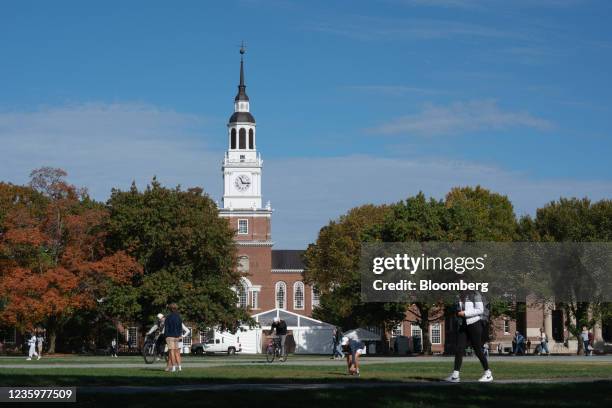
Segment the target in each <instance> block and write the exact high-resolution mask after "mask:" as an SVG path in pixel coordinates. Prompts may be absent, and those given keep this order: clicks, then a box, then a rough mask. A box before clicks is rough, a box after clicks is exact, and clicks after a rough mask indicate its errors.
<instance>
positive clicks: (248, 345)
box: [240, 309, 334, 354]
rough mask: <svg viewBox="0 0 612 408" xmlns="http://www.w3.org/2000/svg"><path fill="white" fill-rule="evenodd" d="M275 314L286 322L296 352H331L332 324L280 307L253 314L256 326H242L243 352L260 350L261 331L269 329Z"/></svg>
mask: <svg viewBox="0 0 612 408" xmlns="http://www.w3.org/2000/svg"><path fill="white" fill-rule="evenodd" d="M277 316H278V317H279V318H281V319H283V320H284V321H285V322H286V323H287V329H288V330H290V331H291V333H292V334H293V340H294V341H295V353H296V354H331V352H332V332H333V330H334V326H333V325H331V324H329V323H325V322H322V321H320V320H316V319H313V318H311V317H307V316H302V315H300V314H297V313H293V312H288V311H286V310H282V309H271V310H268V311H266V312H261V313H258V314H256V315H253V316H252V317H253V319H255V321H256V322H257V327H253V328H250V327H248V326H242V329H243V330H244V331H243V332H242V333H241V336H240V338H241V343H242V352H243V353H261V352H262V341H263V337H264V335H263V333H262V331H263V330H269V329H270V326H271V325H272V321H273V320H274V318H275V317H277Z"/></svg>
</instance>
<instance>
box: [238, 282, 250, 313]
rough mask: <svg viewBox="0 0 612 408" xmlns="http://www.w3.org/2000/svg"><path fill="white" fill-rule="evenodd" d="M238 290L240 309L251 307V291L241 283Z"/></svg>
mask: <svg viewBox="0 0 612 408" xmlns="http://www.w3.org/2000/svg"><path fill="white" fill-rule="evenodd" d="M237 289H238V290H237V294H238V307H240V308H242V309H246V308H247V306H248V305H249V289H248V288H247V286H246V284H245V283H244V282H240V284H239V285H238V288H237Z"/></svg>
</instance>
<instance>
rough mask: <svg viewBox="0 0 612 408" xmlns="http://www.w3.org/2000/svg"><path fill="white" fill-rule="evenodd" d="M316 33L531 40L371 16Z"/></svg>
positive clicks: (477, 28) (473, 27) (479, 28)
mask: <svg viewBox="0 0 612 408" xmlns="http://www.w3.org/2000/svg"><path fill="white" fill-rule="evenodd" d="M308 28H309V29H311V30H313V31H319V32H325V33H330V34H335V35H341V36H344V37H348V38H352V39H356V40H362V41H374V40H406V39H416V40H436V39H447V38H452V39H455V38H457V37H463V38H505V39H528V38H529V35H528V34H527V33H526V32H523V31H521V30H518V29H513V30H503V29H499V28H496V27H492V26H486V25H479V24H471V23H461V22H457V21H452V20H436V19H423V18H421V19H412V18H407V19H391V18H375V17H370V16H346V17H344V18H343V19H338V20H334V21H333V22H329V23H327V22H319V23H314V24H311V25H309V26H308Z"/></svg>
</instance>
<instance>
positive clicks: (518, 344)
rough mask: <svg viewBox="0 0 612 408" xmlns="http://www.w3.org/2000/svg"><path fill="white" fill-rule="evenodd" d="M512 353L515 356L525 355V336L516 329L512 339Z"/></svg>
mask: <svg viewBox="0 0 612 408" xmlns="http://www.w3.org/2000/svg"><path fill="white" fill-rule="evenodd" d="M512 353H513V354H514V355H515V356H518V355H519V354H520V355H525V337H524V336H523V335H522V334H521V332H519V331H518V330H517V331H516V333H514V339H513V340H512Z"/></svg>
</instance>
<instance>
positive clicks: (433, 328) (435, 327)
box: [429, 323, 442, 344]
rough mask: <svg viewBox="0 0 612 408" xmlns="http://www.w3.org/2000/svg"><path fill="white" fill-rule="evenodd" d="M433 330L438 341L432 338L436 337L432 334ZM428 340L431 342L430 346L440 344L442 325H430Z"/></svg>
mask: <svg viewBox="0 0 612 408" xmlns="http://www.w3.org/2000/svg"><path fill="white" fill-rule="evenodd" d="M434 330H435V331H437V332H438V334H437V337H438V341H435V337H434V336H436V335H435V334H434ZM429 339H430V340H431V344H442V325H440V323H432V324H431V325H430V326H429Z"/></svg>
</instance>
